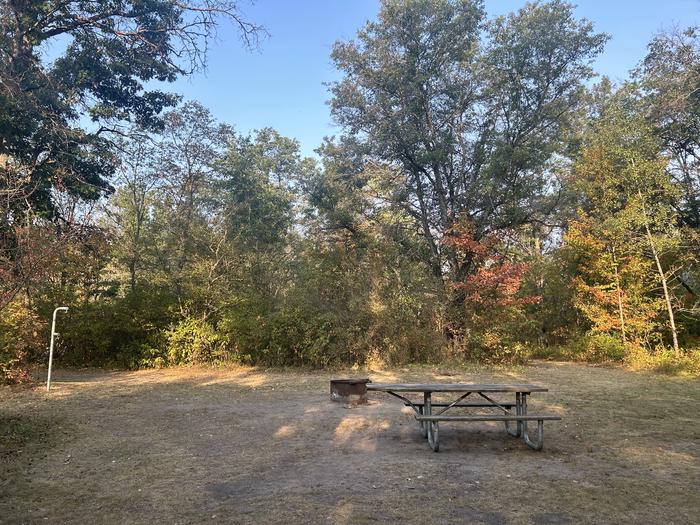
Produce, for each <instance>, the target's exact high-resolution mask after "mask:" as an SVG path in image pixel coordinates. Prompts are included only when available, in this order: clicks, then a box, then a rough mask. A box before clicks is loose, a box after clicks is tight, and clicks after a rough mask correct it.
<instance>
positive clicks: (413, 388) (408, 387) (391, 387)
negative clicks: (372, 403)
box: [367, 383, 547, 392]
mask: <svg viewBox="0 0 700 525" xmlns="http://www.w3.org/2000/svg"><path fill="white" fill-rule="evenodd" d="M367 390H372V391H374V392H547V388H545V387H543V386H540V385H528V384H510V385H505V384H471V383H367Z"/></svg>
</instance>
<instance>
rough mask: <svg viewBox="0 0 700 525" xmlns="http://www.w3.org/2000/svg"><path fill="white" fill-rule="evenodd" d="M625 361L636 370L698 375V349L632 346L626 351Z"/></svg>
mask: <svg viewBox="0 0 700 525" xmlns="http://www.w3.org/2000/svg"><path fill="white" fill-rule="evenodd" d="M625 362H626V363H627V364H628V365H629V366H631V367H632V368H634V369H637V370H651V371H654V372H658V373H662V374H669V375H693V376H697V375H700V349H694V350H689V351H684V352H681V354H680V355H676V353H675V352H674V351H673V350H671V349H670V348H664V347H659V348H657V349H655V350H654V351H653V352H648V351H646V350H644V349H643V348H634V349H631V351H630V352H628V355H627V358H626V359H625Z"/></svg>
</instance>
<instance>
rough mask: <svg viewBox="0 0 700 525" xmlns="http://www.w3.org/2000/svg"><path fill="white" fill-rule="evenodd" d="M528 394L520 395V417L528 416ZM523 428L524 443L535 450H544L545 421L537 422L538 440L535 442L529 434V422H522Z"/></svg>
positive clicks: (539, 420)
mask: <svg viewBox="0 0 700 525" xmlns="http://www.w3.org/2000/svg"><path fill="white" fill-rule="evenodd" d="M527 395H528V394H527V392H523V393H522V394H521V395H520V398H521V402H520V412H521V414H520V415H523V416H527ZM520 424H521V428H522V435H523V441H524V442H525V444H526V445H527V446H528V447H530V448H532V449H535V450H542V445H543V444H544V421H543V420H541V419H538V420H537V439H536V440H535V441H533V440H531V439H530V435H529V434H528V428H527V421H522V422H520Z"/></svg>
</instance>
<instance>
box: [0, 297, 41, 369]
mask: <svg viewBox="0 0 700 525" xmlns="http://www.w3.org/2000/svg"><path fill="white" fill-rule="evenodd" d="M46 341H48V336H47V334H46V323H45V322H42V321H41V320H40V319H39V318H38V317H37V315H36V313H34V312H33V311H32V310H31V309H29V308H28V307H27V305H26V304H24V303H23V302H22V301H21V300H15V301H13V302H12V303H10V305H9V306H7V307H6V308H5V309H4V310H3V314H2V316H1V317H0V383H4V382H7V383H14V382H20V381H26V380H27V379H28V375H27V373H26V370H25V368H26V366H27V365H28V364H29V362H30V361H32V360H35V359H36V358H37V357H38V355H37V354H38V353H39V349H40V348H43V347H45V346H46Z"/></svg>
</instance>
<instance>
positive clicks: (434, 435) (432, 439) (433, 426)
mask: <svg viewBox="0 0 700 525" xmlns="http://www.w3.org/2000/svg"><path fill="white" fill-rule="evenodd" d="M423 414H424V415H426V416H430V415H432V414H433V407H432V402H431V393H430V392H425V393H424V394H423ZM423 423H424V424H425V428H426V433H427V437H428V444H429V445H430V448H432V449H433V452H437V451H438V450H439V449H440V444H439V442H438V432H439V430H438V423H437V421H424V422H423Z"/></svg>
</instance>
